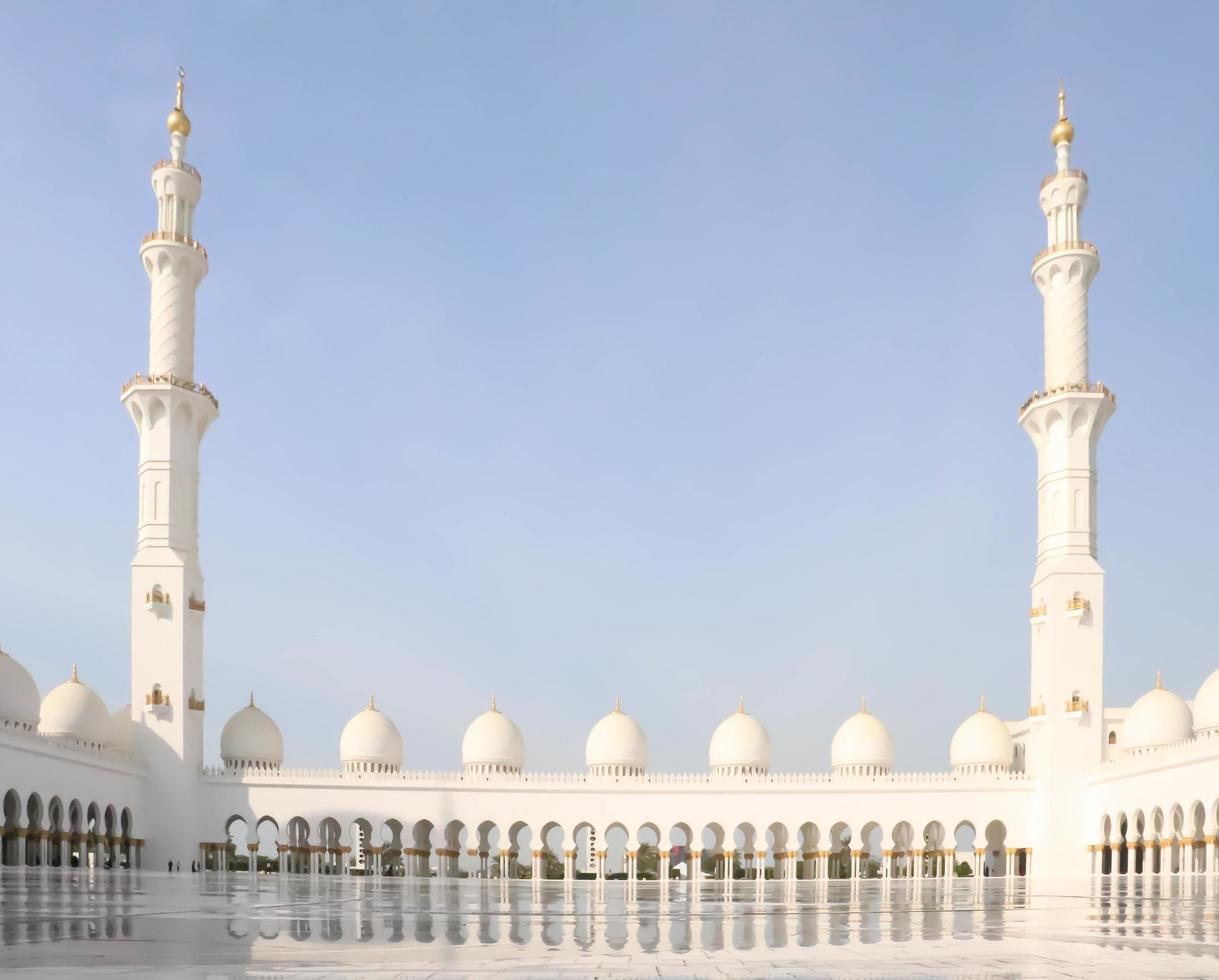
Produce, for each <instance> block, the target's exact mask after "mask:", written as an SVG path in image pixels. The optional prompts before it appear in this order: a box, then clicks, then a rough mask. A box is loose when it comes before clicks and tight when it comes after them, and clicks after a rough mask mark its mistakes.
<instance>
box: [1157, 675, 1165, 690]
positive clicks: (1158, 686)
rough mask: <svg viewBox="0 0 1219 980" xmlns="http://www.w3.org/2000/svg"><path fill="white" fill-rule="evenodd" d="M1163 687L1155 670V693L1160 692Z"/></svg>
mask: <svg viewBox="0 0 1219 980" xmlns="http://www.w3.org/2000/svg"><path fill="white" fill-rule="evenodd" d="M1163 687H1164V685H1163V683H1161V681H1160V672H1159V671H1158V670H1157V671H1156V690H1157V691H1159V690H1162V689H1163Z"/></svg>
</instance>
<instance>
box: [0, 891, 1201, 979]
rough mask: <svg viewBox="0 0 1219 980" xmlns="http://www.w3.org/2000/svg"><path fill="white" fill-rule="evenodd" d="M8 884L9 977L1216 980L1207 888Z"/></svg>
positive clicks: (4, 934)
mask: <svg viewBox="0 0 1219 980" xmlns="http://www.w3.org/2000/svg"><path fill="white" fill-rule="evenodd" d="M947 884H948V885H949V887H944V883H940V884H939V885H937V884H935V883H927V882H922V883H918V884H912V883H906V882H900V881H898V882H891V883H889V884H887V885H886V884H885V883H881V882H872V881H869V882H859V883H856V884H855V885H854V887H852V885H851V884H850V883H847V882H834V883H831V884H828V885H827V884H824V883H814V882H800V883H798V885H797V887H796V888H795V889H793V890H791V891H789V890H787V889H785V888H784V887H783V883H781V882H768V883H766V886H765V891H764V893H763V894H762V897H761V900H758V895H757V892H756V890H755V886H754V884H753V883H752V882H751V883H747V884H745V885H744V887H742V883H740V882H738V883H737V884H736V885H735V886H734V888H733V892H732V894H731V895H725V892H724V886H723V885H722V884H720V883H715V882H707V883H704V884H703V886H702V888H701V889H700V891H699V894H698V896H691V895H690V894H689V891H688V889H687V886H686V885H685V884H684V883H681V882H677V883H673V884H672V885H671V886H670V888H669V894H668V896H667V897H666V898H664V899H662V897H661V895H660V892H659V886H658V885H656V884H649V883H640V884H639V886H638V888H637V892H636V893H635V894H634V895H628V894H626V893H624V885H623V883H621V882H608V883H605V884H604V885H603V886H602V887H601V888H598V886H597V884H596V883H594V882H575V883H573V884H572V886H571V888H570V889H569V890H567V889H565V888H564V885H563V883H562V882H545V883H540V886H539V887H538V888H536V889H535V888H534V887H533V885H532V884H531V883H530V882H527V881H526V882H498V881H491V882H481V881H460V882H459V881H442V880H437V879H431V880H428V879H401V878H389V879H362V878H321V879H317V880H311V879H309V878H308V877H295V876H286V877H284V878H279V877H278V876H264V877H261V878H259V879H258V880H257V881H256V882H254V883H253V886H252V885H251V882H250V880H249V876H248V875H243V874H235V875H227V876H224V877H221V876H219V875H216V874H207V875H202V874H196V875H192V874H189V873H185V874H176V875H167V874H164V873H151V872H122V871H117V872H115V871H107V872H94V873H90V872H71V871H69V872H62V873H61V872H56V871H41V872H40V871H39V870H37V869H30V870H22V869H13V868H5V869H3V872H2V873H0V939H2V940H3V945H0V971H2V972H3V974H4V976H5V978H7V977H26V976H29V977H78V976H90V977H125V976H138V977H163V976H188V977H195V978H204V977H207V978H212V977H216V978H219V977H260V978H270V977H306V978H311V980H315V978H321V977H377V978H386V977H397V976H433V977H464V976H471V975H475V976H491V975H501V976H518V977H519V976H538V975H548V976H559V977H627V976H630V977H636V976H648V977H657V976H663V977H731V976H747V977H793V976H800V977H805V976H821V977H865V976H866V977H908V976H919V977H940V976H943V977H1025V976H1027V977H1088V978H1093V977H1095V978H1102V977H1103V978H1109V977H1153V978H1154V977H1165V978H1169V977H1172V978H1177V977H1214V976H1219V898H1217V897H1216V896H1215V894H1214V892H1213V890H1210V889H1208V887H1207V884H1206V882H1205V879H1202V878H1198V879H1189V878H1186V879H1176V880H1171V881H1168V882H1166V883H1160V882H1158V881H1156V882H1150V883H1143V882H1136V883H1129V884H1128V883H1125V882H1123V883H1120V884H1118V885H1117V886H1115V887H1111V886H1109V885H1108V884H1103V885H1099V886H1098V885H1094V884H1093V883H1092V882H1089V881H1086V880H1085V881H1061V882H1050V883H1046V884H1041V883H1037V884H1034V885H1033V886H1031V887H1030V888H1026V887H1025V886H1024V883H1019V884H1017V885H1016V887H1014V888H1013V889H1012V890H1011V891H1010V892H1009V890H1008V889H1007V888H1006V884H1005V882H1003V881H1002V880H1001V879H995V880H991V881H983V882H972V881H969V880H961V881H956V882H951V883H947Z"/></svg>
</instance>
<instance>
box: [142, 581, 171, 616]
mask: <svg viewBox="0 0 1219 980" xmlns="http://www.w3.org/2000/svg"><path fill="white" fill-rule="evenodd" d="M144 608H145V609H147V610H148V611H149V612H150V613H153V614H154V615H155V616H156V617H157V618H158V619H164V618H165V617H167V616H169V615H170V613H172V612H173V603H171V602H170V600H169V593H168V592H162V591H161V590H160V589H158V588H154V589H153V590H152V591H151V592H145V593H144Z"/></svg>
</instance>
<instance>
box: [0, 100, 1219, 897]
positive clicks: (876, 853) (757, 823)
mask: <svg viewBox="0 0 1219 980" xmlns="http://www.w3.org/2000/svg"><path fill="white" fill-rule="evenodd" d="M182 97H183V94H182V83H181V80H179V88H178V101H177V105H176V107H175V108H174V110H173V111H172V112H171V113H170V116H169V119H168V122H167V125H168V128H169V132H170V153H169V156H168V158H167V159H164V160H161V161H160V162H158V163H157V164H156V165H155V167H154V168H153V172H152V186H153V190H154V192H155V196H156V201H157V225H156V230H155V231H153V232H152V233H150V234H149V235H147V236H146V237H145V239H144V242H143V244H142V246H141V248H140V258H141V262H142V264H143V266H144V269H145V271H146V273H147V275H148V277H149V280H150V283H151V316H150V324H149V364H148V367H147V369H146V370H145V371H144V372H141V373H137V374H136V375H135V376H134V377H133V378H132V379H131V380H130V381H129V382H128V383H127V384H126V385H125V386H124V388H123V392H122V402H123V405H124V407H125V408H126V410H127V412H128V414H129V415H130V417H131V419H132V422H133V424H134V426H135V429H136V432H137V434H138V445H139V466H138V477H139V480H138V485H139V490H138V493H139V500H138V514H139V520H138V534H137V548H136V554H135V557H134V560H133V562H132V582H131V637H132V648H131V650H132V652H131V703H130V705H128V706H124V707H122V708H119V709H118V710H117V711H114V712H111V711H109V710H108V709H107V708H106V706H105V705H104V704H102V702H101V700H100V698H98V697H97V695H96V694H95V693H93V692H92V690H91V689H90V688H89V687H88V686H87V685H88V680H89V676H90V670H91V665H89V664H82V665H80V670H79V672H78V670H77V668H76V667H73V668H72V670H71V674H70V676H69V672H68V669H67V666H68V665H65V670H64V676H65V678H66V680H65V681H64V683H63V684H61V685H60V686H58V687H56V688H55V689H54V690H52V691H50V692H48V693H47V694H46V695H45V697H40V694H39V691H38V690H37V688H36V686H35V684H34V682H33V680H32V679H31V678H30V675H29V674H28V672H26V671H25V669H24V668H23V667H21V665H20V664H19V663H18V662H17V660H15V659H13V658H12V657H11V656H9V655H7V654H4V655H0V792H3V794H4V795H3V805H4V812H3V827H2V828H0V829H2V831H3V844H2V848H0V854H2V856H3V863H4V865H27V866H29V865H42V866H46V865H51V866H82V865H88V866H91V867H96V868H99V869H100V868H110V867H132V866H137V865H140V866H143V867H144V868H149V869H158V868H161V867H162V866H165V865H167V864H168V863H169V862H179V863H182V864H186V863H189V862H192V861H200V862H203V864H204V865H205V866H207V867H209V868H212V869H215V870H219V871H225V872H237V871H238V870H239V869H242V868H253V867H254V866H255V865H256V864H257V862H254V861H252V860H251V858H252V856H253V855H255V854H256V853H261V855H262V857H263V859H264V860H263V866H264V867H266V868H269V869H271V870H275V871H277V872H279V873H280V874H284V875H311V876H319V875H328V874H348V873H352V872H356V873H359V874H361V875H370V874H378V873H380V874H385V875H406V876H423V877H432V876H435V877H439V878H457V877H500V878H510V877H518V876H531V877H533V878H534V879H535V880H536V879H538V878H541V877H552V878H556V877H562V878H565V879H568V880H571V879H573V878H575V877H577V876H587V877H594V878H605V877H607V876H610V875H614V876H618V875H625V876H627V877H628V878H629V879H630V880H635V879H636V878H637V877H640V876H646V877H652V876H659V877H669V876H679V877H682V878H685V879H687V880H689V879H690V878H692V877H710V878H723V879H725V880H727V881H731V880H732V879H733V878H734V877H739V876H743V877H745V878H747V879H751V880H754V881H757V882H759V883H760V882H761V881H763V880H765V879H766V878H767V877H768V876H770V877H772V878H775V879H782V880H787V881H790V882H795V881H798V880H801V879H812V880H826V879H830V878H853V879H856V878H869V877H879V878H885V879H889V878H894V879H897V878H902V879H911V880H918V879H925V878H947V877H950V876H952V875H953V874H954V873H955V874H958V875H961V874H965V873H966V872H967V871H968V873H970V874H973V875H975V876H976V877H977V878H978V879H983V878H993V877H1002V878H1007V879H1013V880H1014V879H1016V878H1019V877H1023V876H1030V875H1031V876H1046V875H1051V874H1093V875H1105V876H1126V877H1134V876H1141V877H1154V878H1156V879H1157V880H1158V879H1160V878H1162V877H1166V876H1191V875H1205V876H1208V877H1213V876H1214V875H1215V869H1216V866H1217V865H1219V854H1217V853H1216V834H1217V833H1219V671H1217V672H1216V673H1215V674H1213V675H1212V676H1211V677H1210V678H1209V679H1208V680H1207V682H1206V683H1205V684H1204V685H1203V687H1202V689H1201V690H1200V691H1199V692H1198V693H1197V695H1196V697H1194V698H1193V700H1192V701H1187V700H1185V699H1183V698H1182V697H1180V696H1178V695H1177V694H1174V693H1173V692H1172V691H1170V690H1168V689H1167V688H1165V687H1163V686H1162V685H1161V683H1160V681H1159V678H1157V679H1156V684H1155V687H1154V688H1152V689H1151V690H1150V691H1148V693H1147V694H1145V695H1144V696H1143V697H1142V698H1140V699H1139V700H1138V701H1137V702H1136V703H1135V704H1134V705H1133V706H1130V707H1110V706H1108V705H1106V704H1105V702H1104V696H1103V650H1104V647H1103V617H1104V590H1103V587H1104V573H1103V570H1102V569H1101V567H1100V565H1099V564H1098V562H1097V557H1096V538H1097V525H1096V505H1097V488H1096V451H1097V443H1098V441H1099V438H1100V435H1101V432H1102V429H1103V427H1104V425H1105V424H1106V422H1107V421H1108V420H1109V418H1110V416H1112V414H1113V412H1114V410H1115V407H1116V399H1115V397H1114V395H1113V393H1112V392H1111V391H1110V390H1109V389H1108V388H1106V387H1104V386H1103V385H1101V384H1099V383H1098V382H1096V381H1094V380H1093V374H1092V373H1091V369H1090V365H1089V361H1088V315H1087V310H1088V307H1087V297H1088V290H1089V288H1090V287H1091V285H1092V282H1093V280H1094V279H1095V277H1096V275H1097V273H1098V271H1099V267H1100V260H1099V256H1098V253H1097V249H1096V248H1095V246H1093V245H1091V244H1089V243H1088V242H1086V241H1084V240H1083V238H1082V237H1081V235H1082V233H1081V230H1080V222H1081V214H1082V211H1083V209H1084V206H1085V204H1086V203H1087V199H1088V179H1087V176H1086V175H1085V174H1084V173H1083V172H1082V171H1080V170H1078V169H1074V168H1073V167H1072V161H1071V143H1072V140H1073V138H1074V128H1073V126H1072V124H1071V122H1070V121H1069V120H1068V119H1067V115H1066V109H1065V103H1064V101H1063V98H1062V97H1061V96H1060V111H1059V119H1058V122H1057V124H1056V125H1055V126H1054V128H1053V132H1052V136H1051V141H1052V143H1053V146H1054V153H1055V169H1054V171H1053V172H1052V173H1051V174H1050V175H1049V176H1047V177H1046V178H1045V180H1044V181H1043V182H1042V184H1041V188H1040V192H1039V202H1040V206H1041V209H1042V212H1043V214H1044V215H1045V218H1046V224H1047V244H1046V247H1045V248H1044V249H1043V250H1042V251H1041V252H1039V253H1038V254H1037V256H1036V258H1035V259H1034V261H1033V265H1032V278H1033V280H1034V283H1035V285H1036V286H1037V288H1038V290H1039V291H1040V292H1041V294H1042V296H1043V298H1044V323H1045V379H1044V386H1045V387H1044V389H1043V390H1042V391H1039V392H1036V393H1035V394H1034V395H1033V396H1032V397H1031V398H1030V399H1029V400H1028V401H1027V402H1026V403H1025V404H1024V405H1023V406H1022V407H1021V409H1020V412H1019V422H1020V425H1021V426H1022V427H1023V428H1024V429H1025V430H1026V431H1027V432H1028V434H1029V436H1030V438H1031V440H1032V442H1033V445H1034V448H1035V450H1036V458H1037V481H1036V484H1035V486H1036V493H1037V500H1038V526H1037V548H1036V566H1035V572H1034V577H1033V585H1032V589H1031V601H1030V613H1029V619H1030V634H1031V650H1030V669H1029V677H1030V692H1029V710H1028V713H1027V715H1026V716H1025V717H1022V718H1018V719H1010V720H1002V719H999V718H998V717H996V716H995V715H994V714H992V713H990V712H988V711H987V710H986V708H985V705H984V704H982V705H979V708H978V710H977V711H976V712H975V713H973V714H971V715H970V716H969V717H967V718H965V719H963V720H962V722H961V725H960V727H959V728H958V730H957V732H956V734H955V735H954V737H953V739H952V742H951V745H950V747H949V753H948V763H949V765H948V768H947V769H945V770H944V771H942V772H929V773H914V772H903V771H901V770H898V769H896V768H895V766H896V762H897V759H896V758H895V752H894V743H893V739H892V737H891V735H890V733H889V731H888V730H887V728H886V727H885V725H884V723H883V721H882V720H881V719H880V718H878V717H876V716H875V715H874V714H872V713H870V712H869V711H868V710H867V708H866V706H864V705H862V704H861V705H860V708H859V710H858V711H857V712H855V713H854V714H852V715H851V716H850V717H848V718H846V719H844V721H843V723H842V726H841V728H840V729H839V731H838V733H837V735H836V736H835V738H834V741H833V745H832V748H831V757H832V770H831V771H830V772H828V773H777V772H772V771H771V743H770V737H769V735H768V733H767V731H766V728H765V726H764V724H763V723H762V721H761V720H760V719H758V718H757V717H755V716H754V715H752V714H750V713H749V712H748V711H747V710H746V709H745V706H744V705H741V706H739V708H738V710H736V711H735V712H732V713H730V714H729V715H728V716H727V717H726V718H725V719H724V720H723V721H722V722H721V723H720V724H719V726H718V728H716V729H715V730H714V734H713V735H712V738H711V740H710V745H709V750H708V765H707V768H706V769H705V770H703V771H700V772H695V773H688V774H664V773H656V772H653V771H652V770H651V769H650V766H649V752H648V741H647V736H646V734H645V731H644V728H643V727H642V726H641V725H640V723H639V722H638V721H637V720H636V719H634V718H632V717H631V716H630V715H629V714H628V713H626V712H625V711H624V710H623V709H622V707H621V706H620V705H615V706H614V710H613V711H610V712H609V713H608V714H606V715H605V716H604V717H603V718H602V719H601V720H600V721H598V722H597V723H596V725H595V726H594V727H593V729H592V731H591V732H590V734H589V736H588V741H587V745H586V769H585V771H583V772H572V773H539V772H534V771H532V770H530V769H529V768H528V765H527V755H526V751H525V749H526V747H525V740H524V738H523V736H522V734H521V731H520V730H519V728H517V726H516V725H515V724H514V723H513V722H512V721H511V719H510V718H509V717H508V715H507V714H506V713H505V712H504V711H502V710H500V708H499V706H497V705H496V704H495V703H494V702H492V704H491V706H490V707H489V709H488V710H487V711H485V712H484V713H483V714H481V715H479V716H478V717H477V718H475V719H474V720H473V722H472V723H471V725H470V727H469V729H468V731H467V733H466V737H465V739H464V740H463V743H462V746H461V767H460V769H455V770H454V771H453V772H448V773H437V772H417V771H413V770H410V769H408V768H404V766H406V765H407V764H408V763H409V755H408V754H407V753H406V752H404V749H403V743H402V738H401V735H400V734H399V731H398V729H397V727H396V726H395V725H394V722H393V720H392V719H391V718H389V717H387V716H386V715H385V714H384V713H383V712H381V711H380V710H379V709H378V708H377V706H376V704H375V702H373V701H372V700H371V699H370V701H369V703H368V705H367V706H366V707H364V708H362V709H361V710H360V711H358V712H357V713H356V714H354V716H353V717H352V718H351V720H350V722H349V723H348V724H347V726H346V728H345V729H344V730H343V734H342V738H341V742H340V746H339V758H338V762H339V766H338V767H336V768H334V769H329V770H307V771H306V770H293V769H287V768H284V766H283V762H284V754H285V753H284V738H283V736H282V734H281V732H280V729H279V727H278V726H277V725H276V723H275V722H274V721H273V720H272V719H271V718H270V717H268V716H267V715H266V714H265V713H264V712H263V711H262V710H261V709H260V708H259V707H258V706H257V704H256V703H255V701H254V698H253V696H251V699H250V703H249V704H248V705H245V706H241V707H239V708H238V709H237V710H236V711H235V713H234V714H233V715H232V716H231V718H230V719H229V721H228V723H227V724H226V725H225V727H224V730H223V733H222V735H221V744H220V745H219V746H205V745H204V744H203V734H202V732H203V724H202V722H203V715H204V712H205V711H206V710H208V706H207V704H206V702H205V698H204V691H205V680H204V676H203V649H204V646H203V644H204V639H203V623H204V619H205V616H206V601H205V592H204V580H203V575H202V572H201V569H200V565H199V559H198V527H197V522H196V515H197V513H198V506H197V498H198V487H199V445H200V441H201V440H202V438H203V435H204V433H205V432H206V430H207V428H208V426H209V425H210V423H211V422H212V421H213V420H214V419H215V418H216V417H217V415H218V413H219V403H218V401H217V399H216V398H215V396H214V395H213V394H212V393H211V391H209V390H208V388H207V387H206V386H205V385H203V384H201V383H200V382H199V381H198V380H197V379H196V378H195V376H194V332H195V291H196V289H197V288H198V286H199V284H200V282H201V281H202V280H203V278H204V276H205V275H206V274H207V271H208V260H207V252H206V250H205V249H204V247H203V246H202V245H201V244H200V243H199V241H198V240H196V238H195V237H194V235H195V209H196V207H197V205H198V203H199V201H200V199H201V196H202V179H201V177H200V175H199V173H198V171H197V170H195V169H194V168H193V167H192V166H191V165H190V164H189V163H188V162H187V160H186V153H187V147H188V141H189V137H190V120H189V118H188V117H187V115H186V112H185V109H184V106H183V101H182ZM607 707H608V706H607ZM703 721H704V722H706V723H707V724H708V728H710V727H711V723H713V722H714V719H704V720H703ZM454 749H456V746H454ZM1207 787H1209V790H1208V789H1207Z"/></svg>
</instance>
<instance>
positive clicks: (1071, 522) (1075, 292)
mask: <svg viewBox="0 0 1219 980" xmlns="http://www.w3.org/2000/svg"><path fill="white" fill-rule="evenodd" d="M1074 138H1075V127H1074V126H1072V125H1071V122H1070V120H1068V118H1067V112H1066V94H1065V92H1063V91H1062V89H1061V88H1060V89H1059V93H1058V121H1057V123H1056V124H1055V125H1054V128H1053V130H1052V131H1051V133H1050V142H1051V143H1052V144H1053V146H1054V149H1055V154H1056V164H1057V165H1056V169H1055V172H1054V173H1052V174H1050V175H1049V176H1048V177H1046V178H1045V180H1043V181H1042V183H1041V194H1040V204H1041V210H1042V213H1043V214H1044V215H1045V217H1046V224H1047V232H1048V236H1047V237H1048V242H1047V247H1046V248H1045V249H1043V250H1042V251H1041V252H1039V253H1038V254H1037V256H1036V258H1034V259H1033V269H1032V276H1033V282H1034V283H1035V284H1036V285H1037V288H1038V289H1039V290H1040V292H1041V295H1042V297H1043V299H1044V318H1045V390H1044V391H1041V392H1034V394H1033V396H1032V397H1031V398H1030V399H1029V400H1028V401H1027V402H1025V404H1024V405H1023V406H1022V407H1021V409H1020V416H1019V418H1020V424H1021V426H1023V428H1024V430H1025V431H1026V432H1027V433H1028V434H1029V437H1030V438H1031V439H1032V440H1033V445H1034V446H1035V447H1036V450H1037V566H1036V570H1035V571H1034V574H1033V584H1032V603H1031V609H1030V620H1031V621H1032V656H1031V671H1030V674H1031V676H1030V680H1031V690H1030V699H1029V705H1030V707H1029V714H1030V728H1031V732H1030V737H1029V743H1028V746H1027V753H1028V754H1027V768H1028V770H1029V771H1030V772H1031V773H1032V774H1033V775H1035V776H1036V778H1037V779H1038V782H1039V786H1040V789H1041V792H1042V794H1043V796H1042V799H1043V804H1044V805H1043V807H1042V811H1043V812H1042V818H1043V820H1044V821H1045V822H1044V825H1043V826H1042V827H1041V833H1040V836H1041V839H1040V840H1039V842H1038V847H1039V849H1040V850H1041V852H1042V854H1041V857H1040V858H1038V859H1037V862H1038V863H1040V861H1042V860H1045V861H1048V862H1049V865H1048V866H1052V867H1053V868H1054V869H1055V870H1057V871H1059V872H1061V873H1067V870H1068V868H1071V867H1075V870H1080V869H1081V868H1082V870H1083V871H1085V872H1086V871H1087V864H1086V862H1087V853H1086V851H1085V850H1084V849H1083V848H1082V847H1081V846H1078V844H1077V842H1078V841H1079V840H1087V839H1090V838H1089V837H1088V836H1087V832H1086V831H1087V828H1084V827H1082V826H1081V827H1080V828H1079V833H1078V835H1077V834H1076V833H1075V827H1074V825H1075V824H1076V823H1077V822H1078V821H1079V820H1083V819H1085V815H1083V814H1076V813H1075V811H1074V804H1075V800H1076V799H1077V797H1078V795H1079V793H1078V786H1077V785H1073V783H1075V782H1077V780H1078V773H1080V772H1087V771H1088V770H1090V769H1091V768H1093V767H1094V766H1096V765H1097V764H1098V763H1099V762H1100V760H1101V758H1102V754H1103V751H1104V745H1103V743H1104V725H1103V720H1102V713H1103V704H1104V700H1103V693H1104V692H1103V659H1104V643H1103V638H1104V633H1103V625H1104V611H1105V605H1104V570H1103V569H1102V568H1101V567H1100V564H1099V563H1098V562H1097V560H1096V447H1097V443H1098V442H1099V440H1100V434H1101V431H1102V430H1103V429H1104V427H1105V422H1106V421H1108V419H1109V416H1110V415H1112V414H1113V411H1114V397H1113V395H1112V393H1111V392H1109V391H1108V389H1106V388H1105V387H1104V386H1103V385H1101V384H1100V383H1094V382H1092V380H1091V378H1090V375H1089V372H1088V288H1089V287H1090V286H1091V285H1092V280H1093V279H1094V278H1095V276H1096V273H1097V270H1098V269H1099V268H1100V260H1099V258H1098V257H1097V252H1096V248H1095V246H1093V245H1090V244H1088V243H1087V242H1085V241H1083V240H1082V238H1081V234H1080V214H1081V212H1082V211H1083V209H1084V205H1085V204H1086V203H1087V200H1088V178H1087V175H1086V174H1085V173H1084V172H1083V171H1082V170H1073V169H1072V168H1071V143H1072V141H1073V140H1074ZM1060 774H1061V775H1060ZM1068 774H1071V775H1068ZM1051 810H1052V811H1054V812H1051ZM1093 829H1094V828H1093ZM1093 836H1095V835H1094V834H1093ZM1064 841H1069V844H1067V843H1064ZM1060 847H1061V848H1066V850H1064V851H1062V852H1061V853H1060V852H1059V850H1058V849H1059V848H1060ZM1070 848H1078V850H1079V851H1080V852H1081V853H1079V854H1076V853H1075V852H1074V850H1071V849H1070ZM1076 865H1078V867H1076ZM1046 867H1047V865H1044V864H1042V865H1041V870H1043V871H1044V870H1045V869H1046Z"/></svg>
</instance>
